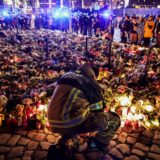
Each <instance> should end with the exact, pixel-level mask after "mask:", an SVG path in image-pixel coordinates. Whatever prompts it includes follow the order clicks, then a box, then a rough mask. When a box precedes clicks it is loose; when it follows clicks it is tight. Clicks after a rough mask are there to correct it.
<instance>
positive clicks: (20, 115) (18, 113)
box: [16, 104, 24, 126]
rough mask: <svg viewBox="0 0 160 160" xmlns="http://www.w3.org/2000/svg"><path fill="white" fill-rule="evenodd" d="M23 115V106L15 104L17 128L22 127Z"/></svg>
mask: <svg viewBox="0 0 160 160" xmlns="http://www.w3.org/2000/svg"><path fill="white" fill-rule="evenodd" d="M23 113H24V105H21V104H17V106H16V117H17V121H18V126H21V125H22V118H23Z"/></svg>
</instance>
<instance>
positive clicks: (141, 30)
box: [137, 16, 144, 45]
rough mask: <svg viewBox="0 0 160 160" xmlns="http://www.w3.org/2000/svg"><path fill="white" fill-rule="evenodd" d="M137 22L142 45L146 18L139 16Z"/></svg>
mask: <svg viewBox="0 0 160 160" xmlns="http://www.w3.org/2000/svg"><path fill="white" fill-rule="evenodd" d="M137 24H138V25H137V34H138V45H141V44H142V40H143V35H144V18H143V17H142V16H139V18H138V21H137Z"/></svg>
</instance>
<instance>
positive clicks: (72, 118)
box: [48, 66, 120, 144]
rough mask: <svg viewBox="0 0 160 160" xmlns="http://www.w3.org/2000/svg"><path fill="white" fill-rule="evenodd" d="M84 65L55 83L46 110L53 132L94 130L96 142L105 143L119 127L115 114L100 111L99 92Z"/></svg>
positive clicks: (70, 132) (91, 73)
mask: <svg viewBox="0 0 160 160" xmlns="http://www.w3.org/2000/svg"><path fill="white" fill-rule="evenodd" d="M93 74H94V72H93V70H92V69H91V68H89V67H88V66H84V67H82V68H81V69H80V70H78V71H76V72H68V73H66V74H65V75H64V76H62V77H61V78H60V80H59V81H58V82H57V87H56V88H55V91H54V93H53V96H52V99H51V102H50V104H49V107H48V119H49V123H50V126H51V128H52V131H53V132H57V133H60V134H64V135H66V134H68V135H72V134H78V133H85V132H91V131H98V134H97V135H96V138H97V140H98V141H100V142H102V143H105V144H107V143H108V142H109V140H110V139H111V138H112V137H113V136H114V132H115V131H116V130H117V129H118V127H119V125H120V120H119V117H118V116H117V115H116V114H115V113H111V112H108V113H105V112H103V108H104V101H103V96H102V94H101V89H100V87H99V85H98V84H97V82H96V81H95V80H94V78H93Z"/></svg>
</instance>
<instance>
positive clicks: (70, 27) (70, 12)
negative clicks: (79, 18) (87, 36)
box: [69, 0, 72, 33]
mask: <svg viewBox="0 0 160 160" xmlns="http://www.w3.org/2000/svg"><path fill="white" fill-rule="evenodd" d="M69 32H70V33H71V32H72V0H69Z"/></svg>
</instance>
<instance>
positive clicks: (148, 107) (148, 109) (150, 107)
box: [145, 105, 153, 112]
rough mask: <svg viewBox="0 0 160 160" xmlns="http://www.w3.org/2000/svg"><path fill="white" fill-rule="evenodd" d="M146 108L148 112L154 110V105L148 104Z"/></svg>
mask: <svg viewBox="0 0 160 160" xmlns="http://www.w3.org/2000/svg"><path fill="white" fill-rule="evenodd" d="M145 109H146V110H147V111H148V112H152V111H153V106H151V105H147V106H146V107H145Z"/></svg>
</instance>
